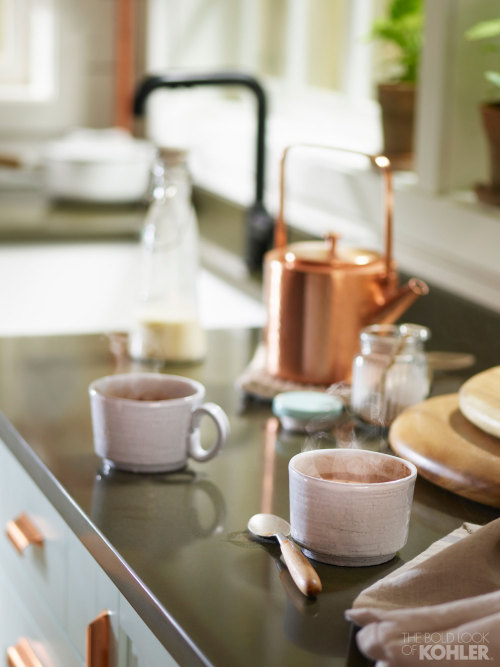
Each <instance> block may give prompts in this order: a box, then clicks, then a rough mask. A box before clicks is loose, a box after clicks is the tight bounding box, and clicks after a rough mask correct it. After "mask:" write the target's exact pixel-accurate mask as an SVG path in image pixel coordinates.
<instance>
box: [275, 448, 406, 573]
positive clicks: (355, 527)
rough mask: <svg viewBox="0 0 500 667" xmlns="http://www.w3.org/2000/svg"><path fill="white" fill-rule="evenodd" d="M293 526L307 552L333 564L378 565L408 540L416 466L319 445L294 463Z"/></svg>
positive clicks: (295, 536) (291, 469)
mask: <svg viewBox="0 0 500 667" xmlns="http://www.w3.org/2000/svg"><path fill="white" fill-rule="evenodd" d="M288 472H289V481H290V524H291V533H292V537H293V539H294V540H295V541H296V542H297V543H298V544H300V546H301V547H303V550H304V553H305V554H306V555H307V556H310V557H311V558H314V559H315V560H318V561H321V562H324V563H331V564H333V565H349V566H358V565H378V564H379V563H384V562H385V561H388V560H390V559H391V558H392V557H393V556H394V555H395V554H396V552H397V551H398V550H399V549H401V548H402V547H403V546H404V545H405V544H406V540H407V538H408V528H409V522H410V511H411V505H412V500H413V489H414V486H415V479H416V477H417V469H416V467H415V466H414V465H413V464H412V463H410V462H409V461H404V460H403V459H400V458H398V457H396V456H391V455H389V454H381V453H379V452H372V451H367V450H361V449H316V450H313V451H308V452H302V453H301V454H297V455H296V456H294V457H293V458H292V459H291V460H290V463H289V466H288Z"/></svg>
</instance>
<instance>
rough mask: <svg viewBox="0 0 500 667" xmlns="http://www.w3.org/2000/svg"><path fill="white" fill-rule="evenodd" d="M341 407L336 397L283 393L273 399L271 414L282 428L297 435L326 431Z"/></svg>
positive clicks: (318, 392)
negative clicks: (297, 433) (279, 422)
mask: <svg viewBox="0 0 500 667" xmlns="http://www.w3.org/2000/svg"><path fill="white" fill-rule="evenodd" d="M343 407H344V404H343V402H342V401H341V399H340V398H338V396H332V395H331V394H326V393H325V392H321V391H285V392H283V393H281V394H277V395H276V396H275V397H274V399H273V413H274V414H275V415H276V416H277V417H278V418H279V420H280V421H281V425H282V427H283V428H284V429H285V430H287V431H296V432H299V433H314V432H317V431H326V430H328V429H329V428H331V427H332V426H333V423H334V422H335V420H336V419H337V418H338V417H339V415H340V414H341V412H342V410H343Z"/></svg>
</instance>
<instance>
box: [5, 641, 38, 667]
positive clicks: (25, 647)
mask: <svg viewBox="0 0 500 667" xmlns="http://www.w3.org/2000/svg"><path fill="white" fill-rule="evenodd" d="M7 664H8V666H9V667H43V665H42V663H41V662H40V660H39V659H38V658H37V657H36V655H35V652H34V651H33V649H32V648H31V646H30V643H29V641H28V640H27V639H25V638H24V637H22V638H21V639H20V640H19V641H18V642H17V644H16V645H15V646H9V648H8V649H7Z"/></svg>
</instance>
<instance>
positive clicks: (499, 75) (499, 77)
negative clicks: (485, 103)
mask: <svg viewBox="0 0 500 667" xmlns="http://www.w3.org/2000/svg"><path fill="white" fill-rule="evenodd" d="M484 76H485V77H486V78H487V79H488V81H489V82H490V83H492V84H494V85H495V86H498V88H500V72H485V73H484Z"/></svg>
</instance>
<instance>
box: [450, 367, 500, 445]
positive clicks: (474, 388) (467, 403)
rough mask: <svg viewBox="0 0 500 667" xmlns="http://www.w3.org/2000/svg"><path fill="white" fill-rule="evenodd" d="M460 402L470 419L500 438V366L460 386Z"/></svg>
mask: <svg viewBox="0 0 500 667" xmlns="http://www.w3.org/2000/svg"><path fill="white" fill-rule="evenodd" d="M458 402H459V405H460V410H461V411H462V414H463V415H465V416H466V417H467V419H468V420H469V421H471V422H472V423H473V424H475V425H476V426H478V427H479V428H480V429H481V430H483V431H486V433H491V435H494V436H496V437H497V438H500V366H495V368H490V369H488V370H487V371H483V372H482V373H478V374H477V375H474V376H473V377H471V378H470V380H467V382H465V383H464V384H463V385H462V386H461V387H460V391H459V392H458Z"/></svg>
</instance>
